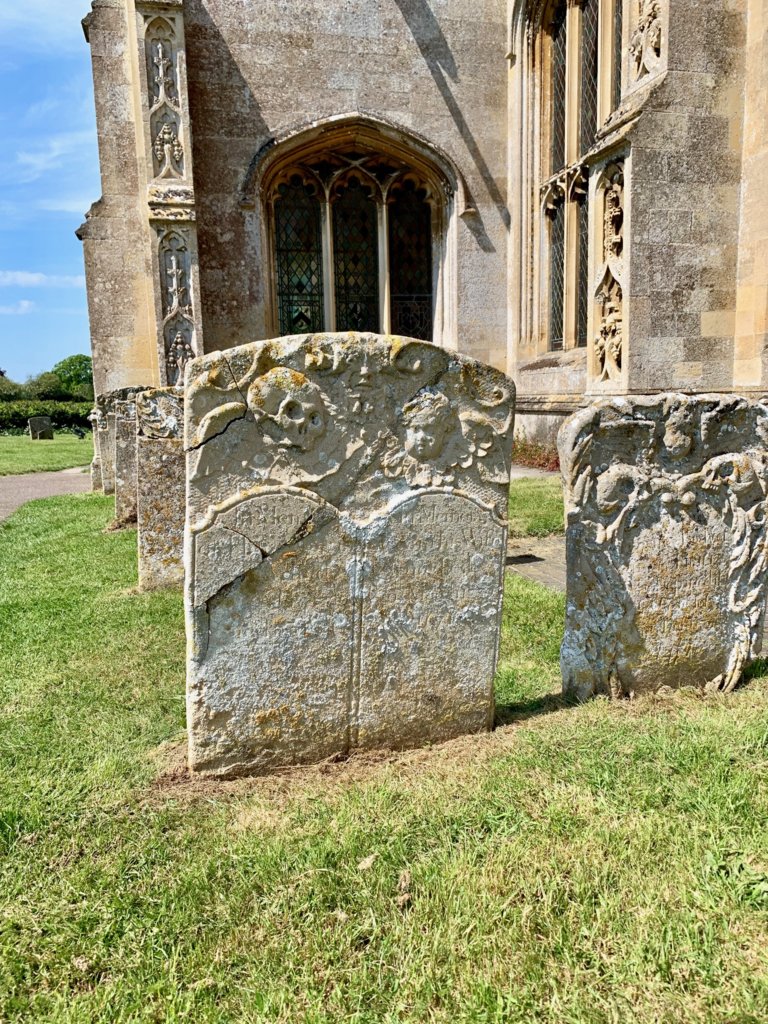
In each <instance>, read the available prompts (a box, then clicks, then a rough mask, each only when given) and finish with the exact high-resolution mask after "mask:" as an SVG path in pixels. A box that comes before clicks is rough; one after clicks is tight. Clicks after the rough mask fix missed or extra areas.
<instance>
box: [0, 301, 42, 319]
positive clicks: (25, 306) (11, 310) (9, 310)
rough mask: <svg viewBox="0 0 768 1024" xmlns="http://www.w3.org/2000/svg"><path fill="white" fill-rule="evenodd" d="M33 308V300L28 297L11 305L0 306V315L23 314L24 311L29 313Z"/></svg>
mask: <svg viewBox="0 0 768 1024" xmlns="http://www.w3.org/2000/svg"><path fill="white" fill-rule="evenodd" d="M34 308H35V304H34V302H30V301H29V299H20V300H19V302H15V303H14V304H13V305H12V306H0V316H24V314H25V313H31V312H32V310H33V309H34Z"/></svg>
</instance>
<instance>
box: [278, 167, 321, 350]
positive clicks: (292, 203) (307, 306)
mask: <svg viewBox="0 0 768 1024" xmlns="http://www.w3.org/2000/svg"><path fill="white" fill-rule="evenodd" d="M278 193H279V195H278V198H277V199H276V201H275V255H276V263H277V305H278V319H279V323H280V333H281V334H306V333H308V332H310V331H321V330H322V329H323V272H322V237H321V233H320V202H319V200H318V197H317V191H316V189H315V188H314V186H312V185H306V184H305V183H304V182H303V181H302V179H301V177H299V176H298V175H296V176H294V177H293V178H292V179H291V180H290V181H289V182H287V183H285V184H283V185H280V187H279V189H278Z"/></svg>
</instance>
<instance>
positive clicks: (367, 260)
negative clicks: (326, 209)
mask: <svg viewBox="0 0 768 1024" xmlns="http://www.w3.org/2000/svg"><path fill="white" fill-rule="evenodd" d="M332 209H333V269H334V275H335V282H336V330H337V331H374V332H375V331H378V330H379V252H378V242H377V237H376V203H375V202H374V199H373V196H372V195H371V193H370V191H369V190H368V189H367V188H365V187H364V186H363V185H362V184H361V183H360V182H359V181H357V179H355V178H353V179H351V180H350V181H349V183H348V184H347V185H346V186H345V187H343V188H342V189H340V191H339V192H338V194H337V196H336V197H335V201H334V203H333V206H332Z"/></svg>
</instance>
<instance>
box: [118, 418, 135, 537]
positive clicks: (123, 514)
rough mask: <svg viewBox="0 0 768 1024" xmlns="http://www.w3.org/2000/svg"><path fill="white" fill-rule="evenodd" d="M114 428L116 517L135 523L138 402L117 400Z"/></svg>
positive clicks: (121, 520) (125, 523)
mask: <svg viewBox="0 0 768 1024" xmlns="http://www.w3.org/2000/svg"><path fill="white" fill-rule="evenodd" d="M114 423H115V426H114V430H115V520H116V522H118V523H121V524H124V525H128V524H130V523H135V522H136V488H137V476H136V402H135V400H130V401H127V402H116V403H115V413H114Z"/></svg>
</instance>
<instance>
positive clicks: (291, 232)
mask: <svg viewBox="0 0 768 1024" xmlns="http://www.w3.org/2000/svg"><path fill="white" fill-rule="evenodd" d="M441 185H442V183H441V182H439V181H438V180H437V179H436V178H431V177H430V175H428V174H425V173H423V172H421V171H419V170H418V169H417V168H416V167H414V166H412V165H410V164H409V163H408V162H407V161H406V160H404V159H402V158H401V157H399V156H395V155H393V154H390V153H385V152H380V151H376V150H374V149H373V148H370V147H369V146H367V145H363V144H361V143H359V142H358V144H357V145H354V144H353V145H347V146H344V145H339V146H336V147H331V146H329V147H328V148H327V149H316V150H315V151H314V152H311V153H308V154H299V156H298V157H296V158H295V159H294V160H291V161H289V162H288V163H287V164H285V165H284V166H282V167H281V168H280V169H279V171H278V172H277V173H276V174H274V175H273V176H271V178H270V180H269V181H268V182H267V183H265V185H264V193H265V198H266V201H267V204H268V210H269V213H270V219H271V225H272V227H271V247H272V254H273V262H274V280H275V297H276V313H277V315H276V320H277V325H278V327H279V331H280V333H281V334H297V333H305V332H309V331H315V330H331V331H334V330H337V331H344V330H360V331H374V332H378V331H381V332H382V333H392V332H394V333H398V334H403V335H408V336H411V337H416V338H421V339H424V340H432V335H433V328H434V309H435V301H436V295H435V292H436V288H435V283H436V282H435V266H434V259H433V253H434V245H433V242H434V238H435V237H436V236H437V235H439V233H440V217H439V212H440V205H441V201H442V200H444V199H445V197H446V192H443V193H442V195H441V191H442V189H441ZM443 187H444V186H443Z"/></svg>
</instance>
